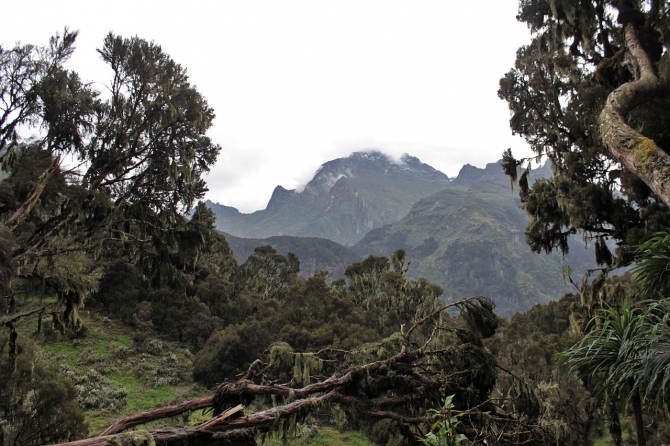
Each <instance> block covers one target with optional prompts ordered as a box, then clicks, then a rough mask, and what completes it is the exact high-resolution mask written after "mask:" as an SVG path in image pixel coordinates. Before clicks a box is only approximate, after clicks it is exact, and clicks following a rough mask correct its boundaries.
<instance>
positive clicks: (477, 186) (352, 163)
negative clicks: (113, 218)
mask: <svg viewBox="0 0 670 446" xmlns="http://www.w3.org/2000/svg"><path fill="white" fill-rule="evenodd" d="M549 175H551V171H550V168H549V167H548V166H545V167H543V168H539V169H537V170H536V171H535V172H533V173H532V174H531V177H530V180H531V181H533V179H535V178H538V177H547V176H549ZM207 204H208V206H210V207H211V208H212V209H213V211H214V212H215V214H216V216H217V227H218V229H219V230H220V231H222V232H224V233H226V238H227V239H228V242H229V244H230V247H231V248H232V249H233V251H234V252H235V256H236V257H237V258H238V261H243V260H244V259H246V257H247V256H248V255H249V254H250V253H251V252H252V251H253V248H254V247H256V246H260V245H263V244H270V245H273V246H274V247H275V248H276V249H278V251H279V252H280V253H282V254H286V253H287V252H289V251H290V252H293V253H295V254H296V255H297V256H298V257H299V258H300V261H301V270H302V271H301V275H305V276H308V275H311V274H313V273H314V271H316V270H318V269H326V270H328V271H330V272H331V273H332V274H331V276H330V277H331V278H336V277H342V275H343V273H344V269H345V268H346V266H347V265H349V264H351V263H353V262H354V261H360V260H361V259H362V258H364V257H367V256H368V255H371V254H372V255H376V256H387V257H388V256H390V255H391V254H392V253H393V252H394V251H395V250H396V249H399V248H402V249H404V250H405V251H407V254H408V259H410V260H411V262H412V263H411V265H410V270H409V275H410V276H411V277H425V278H426V279H428V280H430V281H432V282H434V283H436V284H438V285H439V286H441V287H442V288H443V289H444V297H445V298H446V299H448V300H451V299H455V298H458V297H462V296H469V295H475V294H484V295H486V296H488V297H490V298H492V299H493V300H494V301H495V302H496V304H497V306H498V308H497V313H498V314H501V315H504V316H511V315H512V314H514V313H516V312H517V311H525V310H527V309H528V308H530V307H532V306H533V305H534V304H536V303H545V302H547V301H549V300H555V299H558V298H559V297H561V296H562V295H563V294H564V293H566V292H568V291H573V290H570V288H569V287H568V286H567V285H566V284H565V283H564V281H563V275H562V269H563V266H565V265H569V266H570V267H571V268H572V271H573V276H574V277H577V278H579V277H581V274H583V272H584V271H585V270H586V269H588V268H593V267H595V262H594V260H593V252H592V251H591V250H590V249H589V250H587V249H585V247H584V245H583V243H582V242H581V240H580V239H579V238H578V237H575V238H573V239H572V240H571V251H570V254H569V255H568V256H567V257H565V258H563V257H562V256H561V255H560V254H551V255H545V254H540V255H538V254H533V253H532V252H531V251H530V249H529V248H528V246H527V245H526V242H525V235H524V230H525V228H526V225H527V224H528V219H527V217H526V214H525V212H524V211H523V210H522V209H520V208H519V206H520V202H519V199H518V195H517V193H516V191H515V192H512V191H511V190H510V181H509V179H508V178H507V177H506V176H505V175H504V174H503V172H502V168H501V167H500V164H499V163H495V164H494V163H491V164H488V165H487V166H486V168H484V169H479V168H477V167H474V166H471V165H469V164H468V165H465V166H463V168H462V169H461V171H460V172H459V175H458V177H456V178H454V179H453V180H450V179H449V178H448V177H447V176H446V175H445V174H443V173H442V172H439V171H437V170H435V169H434V168H432V167H430V166H428V165H427V164H423V163H421V161H419V160H418V159H417V158H414V157H411V156H408V155H405V156H403V158H401V160H399V161H393V160H392V159H391V158H389V157H388V156H386V155H384V154H382V153H380V152H368V153H358V152H357V153H354V154H352V155H351V156H349V157H348V158H340V159H336V160H333V161H329V162H327V163H325V164H324V165H323V166H321V168H320V169H319V170H318V171H317V173H316V175H315V176H314V178H313V179H312V180H311V181H310V182H309V183H308V184H307V186H306V187H305V189H304V190H303V191H302V192H296V191H293V190H286V189H284V188H282V187H281V186H277V188H276V189H275V191H274V193H273V194H272V198H271V199H270V202H269V203H268V206H267V208H266V209H265V210H262V211H257V212H254V213H252V214H242V213H240V212H239V211H238V210H237V209H235V208H232V207H227V206H222V205H219V204H216V203H212V202H208V203H207ZM231 235H232V236H231ZM289 236H290V237H289ZM305 237H309V238H305ZM245 238H246V239H245ZM318 238H321V239H327V240H319V239H318ZM248 239H253V240H248ZM333 242H337V243H341V244H345V245H348V246H349V248H348V249H347V248H346V247H344V246H340V245H337V243H333Z"/></svg>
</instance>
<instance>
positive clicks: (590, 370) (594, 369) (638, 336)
mask: <svg viewBox="0 0 670 446" xmlns="http://www.w3.org/2000/svg"><path fill="white" fill-rule="evenodd" d="M590 324H591V325H592V326H591V327H589V328H590V329H589V330H588V331H587V333H586V335H585V336H584V337H583V338H582V340H581V341H579V342H578V343H577V344H575V345H574V346H572V347H571V348H569V349H568V350H566V351H565V352H563V353H560V354H559V355H558V357H560V358H561V359H563V360H565V361H566V362H567V364H568V371H569V372H579V373H580V374H581V375H582V376H590V377H592V378H595V379H600V378H603V380H602V383H601V389H600V390H601V391H604V392H605V394H606V395H607V397H606V399H607V400H610V401H617V400H622V401H628V400H630V402H631V405H632V407H633V413H634V415H635V426H636V431H637V444H638V445H639V446H644V445H645V444H646V440H645V433H644V429H645V425H644V420H643V418H642V389H644V388H645V387H646V386H645V383H644V366H645V365H644V356H645V355H644V353H643V352H644V348H645V341H647V340H649V339H650V337H649V331H648V325H647V324H646V323H645V318H644V317H643V314H642V312H641V311H640V310H639V309H637V308H634V307H633V306H632V305H631V304H630V302H628V301H626V302H624V304H623V305H622V307H621V309H618V310H617V309H614V308H608V309H605V310H601V312H600V314H599V315H598V316H597V317H596V318H594V319H593V320H591V323H590ZM603 375H604V377H603ZM612 406H613V409H610V416H613V417H615V419H618V414H617V413H616V410H617V408H616V404H614V405H612ZM615 425H616V423H615ZM610 431H611V433H612V437H613V438H615V439H617V444H621V437H620V431H618V435H617V431H616V426H615V429H614V430H613V429H610Z"/></svg>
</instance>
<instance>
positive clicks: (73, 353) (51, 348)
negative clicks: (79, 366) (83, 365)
mask: <svg viewBox="0 0 670 446" xmlns="http://www.w3.org/2000/svg"><path fill="white" fill-rule="evenodd" d="M45 350H46V351H47V352H48V353H50V354H52V355H58V356H62V357H64V358H65V363H66V364H67V365H68V366H69V367H75V363H76V360H77V358H78V357H79V352H78V351H77V349H76V348H74V347H73V346H72V344H70V343H69V342H67V341H61V342H54V343H53V344H51V345H48V346H46V348H45Z"/></svg>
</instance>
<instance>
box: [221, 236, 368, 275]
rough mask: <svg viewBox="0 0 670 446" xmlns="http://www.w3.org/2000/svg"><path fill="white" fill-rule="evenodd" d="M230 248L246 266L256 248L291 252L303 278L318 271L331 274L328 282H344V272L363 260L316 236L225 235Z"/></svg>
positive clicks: (285, 252) (283, 253) (283, 252)
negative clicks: (266, 236)
mask: <svg viewBox="0 0 670 446" xmlns="http://www.w3.org/2000/svg"><path fill="white" fill-rule="evenodd" d="M224 236H225V237H226V241H227V242H228V246H230V249H232V250H233V255H234V256H235V259H236V260H237V261H238V262H239V263H243V262H244V261H245V260H246V259H247V257H249V256H250V255H251V254H253V252H254V248H257V247H259V246H263V245H270V246H272V247H273V248H275V249H276V250H277V252H278V253H280V254H282V255H287V254H288V253H289V252H292V253H293V254H295V255H296V256H298V258H299V259H300V272H299V273H298V274H299V275H300V276H301V277H304V278H308V277H311V276H313V275H314V274H315V273H316V272H317V271H319V270H325V271H328V272H329V274H328V280H331V281H332V280H335V279H341V278H343V277H344V270H345V269H346V268H347V267H348V266H349V265H351V264H352V263H354V262H359V261H361V260H362V257H361V256H360V255H358V254H357V253H355V252H354V251H352V250H350V249H348V248H345V247H344V246H342V245H340V244H339V243H335V242H333V241H331V240H326V239H322V238H316V237H292V236H288V235H284V236H276V237H268V238H265V239H253V238H241V237H235V236H233V235H230V234H225V233H224Z"/></svg>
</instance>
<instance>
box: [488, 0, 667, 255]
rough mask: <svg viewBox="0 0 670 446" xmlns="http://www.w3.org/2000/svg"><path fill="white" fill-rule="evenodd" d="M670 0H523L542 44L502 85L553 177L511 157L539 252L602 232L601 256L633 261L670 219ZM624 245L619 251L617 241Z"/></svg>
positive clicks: (518, 129) (535, 42)
mask: <svg viewBox="0 0 670 446" xmlns="http://www.w3.org/2000/svg"><path fill="white" fill-rule="evenodd" d="M669 13H670V7H669V5H668V3H667V2H664V1H658V0H649V1H634V0H590V1H577V0H556V1H554V0H522V1H520V4H519V15H518V16H517V18H518V20H520V21H522V22H525V23H526V24H528V26H529V28H530V30H531V33H532V42H531V43H530V44H529V45H527V46H523V47H521V48H519V50H518V52H517V60H516V63H515V68H514V69H512V70H511V71H510V72H509V73H507V74H506V75H505V76H504V77H503V78H502V79H501V81H500V90H499V95H500V97H501V98H503V99H505V100H506V101H507V102H508V104H509V108H510V111H511V114H512V116H511V119H510V126H511V128H512V131H513V132H514V133H516V134H519V135H522V136H523V137H525V139H526V140H527V141H528V143H529V144H530V147H531V148H532V149H533V151H534V152H535V153H536V155H537V156H538V158H542V157H545V156H546V157H547V158H548V159H549V160H550V161H551V163H552V168H553V171H554V176H553V178H551V179H547V180H541V181H537V182H535V183H534V184H533V185H532V186H529V185H528V181H527V175H528V169H529V168H530V164H528V165H526V164H525V163H526V162H527V161H528V160H516V159H514V157H513V156H512V154H511V152H510V151H507V152H506V153H505V154H504V155H503V159H504V163H503V164H504V169H505V171H506V173H508V174H509V175H510V176H511V177H512V178H513V179H517V169H518V167H520V166H521V167H523V166H526V167H527V168H526V170H525V171H524V172H523V173H522V174H521V175H520V177H519V178H518V180H519V187H520V196H521V199H522V202H523V206H524V209H525V210H526V211H527V213H528V214H529V216H530V223H529V226H528V228H527V230H526V236H527V241H528V244H529V245H530V247H531V248H532V249H533V250H534V251H536V252H540V251H541V250H544V251H547V252H550V251H552V250H553V249H560V250H561V251H563V252H567V250H568V237H569V236H570V235H571V234H574V233H576V232H582V233H583V234H584V237H585V239H587V240H592V241H593V242H594V245H595V249H596V260H597V261H598V263H600V264H605V265H610V264H612V263H617V264H628V263H630V262H631V261H632V259H633V250H632V249H631V247H632V246H635V245H637V244H639V243H642V242H643V241H644V240H646V238H648V237H649V236H650V234H652V233H654V232H656V231H658V230H660V229H661V227H662V226H663V225H666V224H667V223H668V205H670V199H669V198H668V193H667V190H669V189H668V186H669V183H668V179H669V178H670V176H668V167H667V166H669V165H670V164H669V163H668V160H670V158H669V157H668V155H667V154H666V152H668V151H670V134H668V132H667V120H668V119H669V118H670V95H669V94H668V93H670V83H669V81H670V55H669V54H668V45H669V44H670V32H669V29H670V25H669V24H670V17H669ZM609 239H613V240H614V241H616V243H617V244H618V249H617V252H616V255H615V256H613V255H612V253H610V250H609V247H608V245H607V243H606V240H609Z"/></svg>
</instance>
